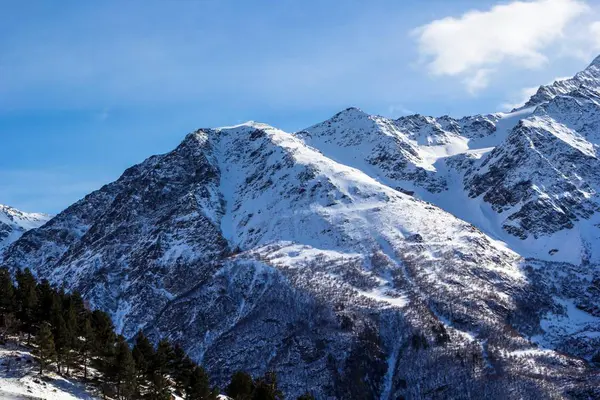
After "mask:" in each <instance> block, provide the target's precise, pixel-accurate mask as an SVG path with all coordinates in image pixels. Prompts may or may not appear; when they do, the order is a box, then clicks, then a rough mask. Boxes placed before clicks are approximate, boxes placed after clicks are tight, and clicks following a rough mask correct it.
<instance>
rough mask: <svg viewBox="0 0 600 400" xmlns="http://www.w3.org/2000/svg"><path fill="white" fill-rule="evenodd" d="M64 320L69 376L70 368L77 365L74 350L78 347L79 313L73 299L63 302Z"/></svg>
mask: <svg viewBox="0 0 600 400" xmlns="http://www.w3.org/2000/svg"><path fill="white" fill-rule="evenodd" d="M63 319H64V321H65V327H66V340H67V345H66V352H65V354H64V356H65V363H66V365H67V374H68V373H69V372H70V368H71V366H72V365H74V364H75V357H74V355H75V354H74V352H73V350H74V349H75V348H76V347H77V344H78V341H77V338H78V336H79V335H78V334H79V326H78V319H77V312H76V311H75V304H74V303H73V302H72V301H71V297H70V296H69V297H67V299H66V301H65V302H63Z"/></svg>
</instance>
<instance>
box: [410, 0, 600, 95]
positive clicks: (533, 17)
mask: <svg viewBox="0 0 600 400" xmlns="http://www.w3.org/2000/svg"><path fill="white" fill-rule="evenodd" d="M588 9H589V7H588V6H587V5H586V4H585V3H584V2H583V1H580V0H535V1H528V2H525V1H514V2H511V3H507V4H502V5H496V6H494V7H492V8H491V9H489V10H487V11H476V10H472V11H468V12H467V13H465V14H463V15H462V16H461V17H459V18H453V17H447V18H443V19H439V20H435V21H432V22H430V23H429V24H427V25H424V26H421V27H419V28H417V29H416V30H415V31H413V34H414V35H415V36H416V37H417V41H418V47H419V53H420V55H421V57H422V58H423V60H426V62H427V67H428V69H429V71H430V72H431V73H432V74H433V75H449V76H464V79H463V82H464V83H465V84H466V87H467V90H468V91H470V92H472V93H474V92H476V91H478V90H481V89H483V88H485V87H486V86H487V85H488V83H489V78H490V74H491V72H492V70H493V67H494V66H498V65H499V64H502V63H504V62H510V63H511V64H513V65H516V66H519V67H522V68H528V69H532V68H537V67H540V66H541V65H543V64H544V63H545V62H546V61H547V58H546V56H545V55H544V54H543V53H542V50H544V49H546V48H547V47H548V46H550V45H551V44H553V43H555V42H557V41H559V40H560V39H561V38H562V37H563V33H564V32H563V31H564V30H565V28H566V27H567V25H569V23H570V22H572V21H573V20H574V19H575V18H576V17H578V16H580V15H581V14H582V13H584V12H585V11H586V10H588ZM594 29H598V32H600V25H599V26H598V27H597V28H594ZM599 37H600V36H599ZM599 43H600V40H599Z"/></svg>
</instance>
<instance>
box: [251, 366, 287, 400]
mask: <svg viewBox="0 0 600 400" xmlns="http://www.w3.org/2000/svg"><path fill="white" fill-rule="evenodd" d="M255 386H256V387H255V389H254V392H253V393H252V400H283V398H284V396H283V393H282V392H281V390H279V387H278V385H277V375H276V374H275V372H267V373H266V374H265V376H264V377H262V378H260V379H259V380H258V381H257V382H256V383H255Z"/></svg>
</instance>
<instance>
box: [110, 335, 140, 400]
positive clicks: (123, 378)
mask: <svg viewBox="0 0 600 400" xmlns="http://www.w3.org/2000/svg"><path fill="white" fill-rule="evenodd" d="M112 373H113V374H114V382H115V384H116V387H117V397H118V398H120V399H130V398H132V397H133V395H134V393H135V390H136V386H137V385H136V371H135V361H134V360H133V356H132V355H131V349H130V348H129V345H128V344H127V342H126V341H125V338H123V337H122V336H120V337H119V339H118V342H117V346H116V349H115V356H114V362H113V368H112Z"/></svg>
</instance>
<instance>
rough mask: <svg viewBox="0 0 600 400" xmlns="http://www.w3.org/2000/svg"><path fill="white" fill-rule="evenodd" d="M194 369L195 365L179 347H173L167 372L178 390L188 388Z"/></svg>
mask: <svg viewBox="0 0 600 400" xmlns="http://www.w3.org/2000/svg"><path fill="white" fill-rule="evenodd" d="M195 368H196V363H194V362H193V361H192V360H191V359H190V358H189V357H188V356H187V354H186V353H185V350H183V348H182V347H181V346H180V345H178V344H177V345H175V347H174V349H173V360H172V362H171V365H170V367H169V370H170V374H171V376H172V377H173V379H174V380H175V384H176V386H177V388H178V389H180V390H184V389H185V388H186V387H188V385H189V383H190V379H191V376H192V373H193V372H194V369H195Z"/></svg>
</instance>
